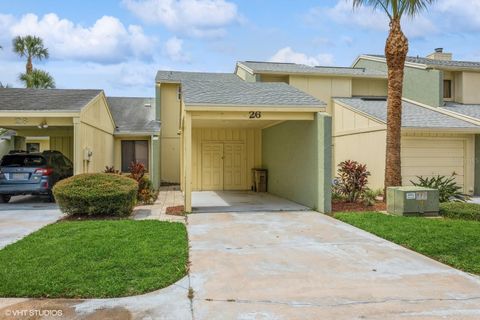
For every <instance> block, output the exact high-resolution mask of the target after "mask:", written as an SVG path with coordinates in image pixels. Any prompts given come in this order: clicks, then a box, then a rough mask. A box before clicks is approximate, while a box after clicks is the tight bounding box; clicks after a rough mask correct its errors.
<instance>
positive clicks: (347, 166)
mask: <svg viewBox="0 0 480 320" xmlns="http://www.w3.org/2000/svg"><path fill="white" fill-rule="evenodd" d="M338 167H339V169H338V177H337V178H336V179H335V183H334V186H333V189H334V190H333V191H334V193H338V194H339V195H342V196H344V197H345V198H346V200H347V201H348V202H357V201H358V200H359V199H360V197H361V195H362V194H363V193H364V192H365V190H367V183H368V177H369V176H370V172H369V171H368V170H367V165H365V164H361V163H358V162H357V161H352V160H347V161H343V162H341V163H340V164H339V165H338Z"/></svg>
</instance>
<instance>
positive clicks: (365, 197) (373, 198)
mask: <svg viewBox="0 0 480 320" xmlns="http://www.w3.org/2000/svg"><path fill="white" fill-rule="evenodd" d="M382 196H383V190H381V189H380V190H372V189H368V188H367V189H366V190H365V191H364V192H363V193H362V194H361V195H360V198H361V200H362V202H363V204H364V205H365V206H367V207H370V206H373V205H374V204H375V203H377V201H378V199H379V198H381V197H382Z"/></svg>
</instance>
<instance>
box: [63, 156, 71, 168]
mask: <svg viewBox="0 0 480 320" xmlns="http://www.w3.org/2000/svg"><path fill="white" fill-rule="evenodd" d="M63 160H65V163H66V164H67V166H69V167H73V162H72V161H70V159H68V158H67V157H65V156H64V157H63Z"/></svg>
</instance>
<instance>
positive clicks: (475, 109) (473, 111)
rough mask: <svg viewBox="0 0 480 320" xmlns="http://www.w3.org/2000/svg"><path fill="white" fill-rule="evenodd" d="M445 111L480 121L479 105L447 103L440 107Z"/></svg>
mask: <svg viewBox="0 0 480 320" xmlns="http://www.w3.org/2000/svg"><path fill="white" fill-rule="evenodd" d="M442 108H443V109H445V110H447V111H453V112H456V113H459V114H462V115H465V116H467V117H472V118H476V119H478V120H479V121H480V104H459V103H454V102H447V103H445V106H444V107H442Z"/></svg>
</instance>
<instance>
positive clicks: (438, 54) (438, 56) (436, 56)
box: [427, 48, 453, 61]
mask: <svg viewBox="0 0 480 320" xmlns="http://www.w3.org/2000/svg"><path fill="white" fill-rule="evenodd" d="M427 58H428V59H433V60H442V61H451V60H452V58H453V57H452V54H451V53H447V52H443V48H435V51H434V52H433V53H431V54H429V55H428V56H427Z"/></svg>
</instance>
